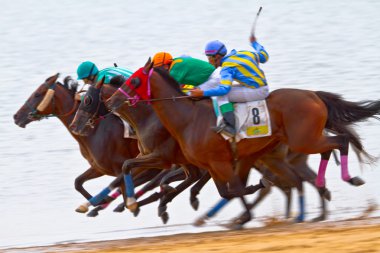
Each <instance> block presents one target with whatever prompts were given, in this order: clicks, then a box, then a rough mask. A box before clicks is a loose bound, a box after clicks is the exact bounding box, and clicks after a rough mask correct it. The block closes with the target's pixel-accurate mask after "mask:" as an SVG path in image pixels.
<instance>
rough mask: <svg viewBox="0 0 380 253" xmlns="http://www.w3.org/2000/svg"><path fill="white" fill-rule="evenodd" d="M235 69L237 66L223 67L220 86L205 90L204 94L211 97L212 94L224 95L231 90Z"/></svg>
mask: <svg viewBox="0 0 380 253" xmlns="http://www.w3.org/2000/svg"><path fill="white" fill-rule="evenodd" d="M234 71H235V68H230V67H229V68H223V67H222V70H221V71H220V76H221V80H220V85H218V87H216V88H213V89H209V90H206V91H204V93H203V94H204V96H207V97H211V96H224V95H226V94H227V93H228V92H230V90H231V86H232V81H233V73H234Z"/></svg>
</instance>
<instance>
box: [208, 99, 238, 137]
mask: <svg viewBox="0 0 380 253" xmlns="http://www.w3.org/2000/svg"><path fill="white" fill-rule="evenodd" d="M217 102H218V106H219V108H220V111H221V113H222V116H223V122H222V123H221V124H219V125H218V126H217V127H215V128H213V130H215V131H216V132H218V133H222V134H225V135H227V136H229V137H234V136H235V134H236V128H235V115H234V106H233V104H232V103H230V102H229V101H228V98H227V96H219V97H217Z"/></svg>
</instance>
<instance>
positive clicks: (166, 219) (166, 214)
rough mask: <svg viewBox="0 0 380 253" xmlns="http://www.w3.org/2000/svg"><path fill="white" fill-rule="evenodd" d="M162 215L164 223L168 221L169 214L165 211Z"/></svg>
mask: <svg viewBox="0 0 380 253" xmlns="http://www.w3.org/2000/svg"><path fill="white" fill-rule="evenodd" d="M160 217H161V220H162V222H163V223H164V224H166V223H168V220H169V214H168V213H167V212H163V213H162V214H161V216H160Z"/></svg>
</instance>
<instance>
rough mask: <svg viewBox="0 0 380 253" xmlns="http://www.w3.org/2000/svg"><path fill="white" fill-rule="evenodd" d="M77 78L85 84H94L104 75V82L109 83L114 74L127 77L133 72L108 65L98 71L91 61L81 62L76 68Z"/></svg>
mask: <svg viewBox="0 0 380 253" xmlns="http://www.w3.org/2000/svg"><path fill="white" fill-rule="evenodd" d="M77 74H78V80H83V81H84V83H85V84H90V85H94V84H95V83H96V82H97V81H99V80H101V79H102V78H103V77H104V76H105V79H104V84H109V83H110V82H111V79H112V78H113V77H116V76H120V75H121V76H123V77H125V79H128V78H129V77H130V76H131V75H132V74H133V72H132V71H131V70H129V69H126V68H120V67H110V68H105V69H102V70H100V71H99V69H98V68H97V67H96V65H95V64H94V63H93V62H90V61H85V62H82V63H81V64H80V65H79V66H78V69H77Z"/></svg>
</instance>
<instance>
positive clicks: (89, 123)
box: [82, 92, 112, 128]
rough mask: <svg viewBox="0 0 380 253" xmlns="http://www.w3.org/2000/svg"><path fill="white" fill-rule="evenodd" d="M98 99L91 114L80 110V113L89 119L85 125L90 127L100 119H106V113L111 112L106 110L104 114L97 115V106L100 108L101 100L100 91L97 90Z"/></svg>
mask: <svg viewBox="0 0 380 253" xmlns="http://www.w3.org/2000/svg"><path fill="white" fill-rule="evenodd" d="M98 101H99V102H98V105H97V107H96V110H95V112H94V113H93V114H91V113H89V112H86V111H82V113H83V114H84V115H86V116H87V117H88V118H89V120H87V122H86V126H89V127H91V128H94V127H95V124H97V123H98V122H99V121H101V120H104V119H106V118H107V116H108V115H110V114H112V112H108V113H106V114H104V115H99V108H100V105H101V103H102V102H103V101H102V96H101V93H100V92H99V100H98ZM103 103H104V102H103Z"/></svg>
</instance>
